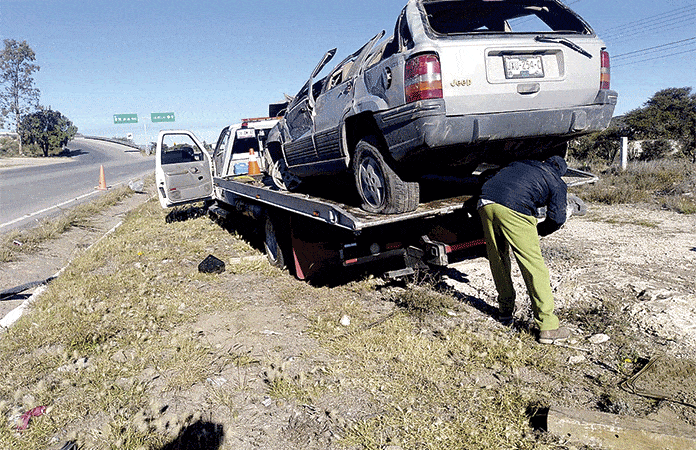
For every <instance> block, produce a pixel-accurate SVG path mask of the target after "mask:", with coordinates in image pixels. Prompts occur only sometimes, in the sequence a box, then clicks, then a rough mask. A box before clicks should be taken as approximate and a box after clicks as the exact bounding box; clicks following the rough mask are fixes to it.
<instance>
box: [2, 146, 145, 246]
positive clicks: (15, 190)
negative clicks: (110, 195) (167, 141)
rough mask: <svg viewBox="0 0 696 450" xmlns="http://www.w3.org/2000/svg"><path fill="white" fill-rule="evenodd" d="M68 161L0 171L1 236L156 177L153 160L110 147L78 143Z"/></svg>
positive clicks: (124, 148)
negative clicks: (102, 181) (106, 190)
mask: <svg viewBox="0 0 696 450" xmlns="http://www.w3.org/2000/svg"><path fill="white" fill-rule="evenodd" d="M67 147H68V148H69V149H70V150H71V156H70V157H69V158H48V159H47V160H44V159H43V158H37V159H36V160H34V161H29V163H28V165H21V166H18V167H17V166H13V167H0V233H2V232H6V231H8V230H10V229H14V228H20V227H26V226H30V225H31V224H34V223H36V221H37V220H38V219H41V218H43V217H47V216H49V215H52V214H55V213H57V212H59V211H60V210H61V209H64V208H68V207H70V206H74V205H75V204H77V203H78V202H81V201H86V200H89V199H92V198H94V197H95V196H96V195H99V194H100V193H102V192H103V191H98V190H96V189H95V188H96V186H97V185H98V184H99V167H100V166H102V165H103V166H104V173H105V178H106V184H107V186H117V185H120V184H123V183H127V182H128V181H129V180H132V179H136V178H141V177H143V176H144V175H146V174H149V173H152V172H153V171H154V168H155V162H154V158H153V157H145V156H142V155H141V154H140V152H139V151H137V150H136V149H133V148H130V147H127V146H124V145H120V144H115V143H111V142H105V141H98V140H94V139H84V138H78V139H75V140H73V141H70V143H69V144H68V146H67Z"/></svg>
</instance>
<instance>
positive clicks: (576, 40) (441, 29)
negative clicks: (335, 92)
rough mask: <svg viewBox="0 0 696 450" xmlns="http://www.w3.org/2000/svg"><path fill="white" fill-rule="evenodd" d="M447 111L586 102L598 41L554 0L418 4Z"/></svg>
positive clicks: (596, 79) (595, 84)
mask: <svg viewBox="0 0 696 450" xmlns="http://www.w3.org/2000/svg"><path fill="white" fill-rule="evenodd" d="M423 9H424V11H425V14H423V15H422V17H425V19H424V20H426V21H427V23H425V24H424V25H425V30H426V33H427V34H428V35H429V37H430V38H431V39H432V40H433V41H435V42H436V46H437V47H438V50H437V52H438V54H439V58H440V66H441V71H442V72H441V79H442V91H443V97H444V99H445V103H446V108H447V114H448V115H460V114H479V113H496V112H508V111H526V110H540V109H553V108H566V107H573V106H579V105H589V104H592V103H593V102H594V99H595V98H596V96H597V93H598V91H599V89H600V64H601V59H602V58H601V57H600V52H601V51H602V50H603V43H602V42H601V41H600V40H599V39H598V38H597V37H596V36H595V35H594V32H593V31H592V29H591V28H590V27H589V26H588V25H587V24H586V23H585V22H584V21H583V20H582V19H581V18H580V17H578V16H577V15H576V14H575V13H573V12H572V11H570V10H569V9H568V8H566V7H565V6H563V5H561V4H560V3H558V2H556V1H548V0H546V1H542V0H513V1H497V0H473V1H453V0H449V1H427V0H424V1H423Z"/></svg>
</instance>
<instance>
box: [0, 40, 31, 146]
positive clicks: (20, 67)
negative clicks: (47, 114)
mask: <svg viewBox="0 0 696 450" xmlns="http://www.w3.org/2000/svg"><path fill="white" fill-rule="evenodd" d="M4 42H5V48H4V50H3V51H2V53H0V84H2V85H3V86H4V89H3V90H2V91H0V126H4V125H5V122H6V121H8V122H10V123H12V124H14V128H15V131H17V133H19V123H20V121H21V119H22V116H23V115H24V114H27V113H28V112H30V111H32V110H34V109H36V108H37V107H38V104H39V94H40V92H39V90H38V89H36V88H34V78H33V77H32V74H33V73H34V72H36V71H37V70H39V69H40V67H39V66H38V65H36V64H33V61H35V60H36V55H35V54H34V51H33V50H32V49H31V48H30V47H29V45H28V44H27V41H22V42H17V41H15V40H14V39H5V40H4ZM19 153H20V154H21V153H22V138H21V136H20V140H19Z"/></svg>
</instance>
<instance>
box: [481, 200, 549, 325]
mask: <svg viewBox="0 0 696 450" xmlns="http://www.w3.org/2000/svg"><path fill="white" fill-rule="evenodd" d="M479 215H480V216H481V223H482V224H483V234H484V237H485V238H486V250H487V252H488V261H489V263H490V265H491V272H492V274H493V281H494V282H495V287H496V289H497V290H498V307H499V309H500V311H501V312H503V313H504V314H507V313H508V312H512V311H513V310H514V308H515V288H514V286H513V284H512V276H511V266H510V248H512V252H513V254H514V255H515V259H516V260H517V265H518V266H519V268H520V271H521V272H522V278H523V279H524V283H525V285H526V286H527V292H528V293H529V297H530V299H531V302H532V313H533V314H534V322H535V323H536V325H537V326H538V327H539V330H541V331H545V330H555V329H557V328H558V317H556V316H555V315H554V313H553V308H554V301H553V293H552V292H551V282H550V279H549V270H548V269H547V268H546V264H544V258H543V257H542V256H541V248H540V247H539V235H538V234H537V228H536V226H537V219H536V217H533V216H527V215H525V214H520V213H518V212H516V211H513V210H511V209H510V208H506V207H505V206H502V205H499V204H497V203H489V204H487V205H485V206H483V207H482V208H479Z"/></svg>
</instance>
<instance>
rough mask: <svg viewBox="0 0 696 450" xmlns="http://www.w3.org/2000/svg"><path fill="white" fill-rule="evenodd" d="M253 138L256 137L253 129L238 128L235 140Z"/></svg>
mask: <svg viewBox="0 0 696 450" xmlns="http://www.w3.org/2000/svg"><path fill="white" fill-rule="evenodd" d="M253 137H256V131H255V129H254V128H240V129H239V130H237V139H248V138H253Z"/></svg>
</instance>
